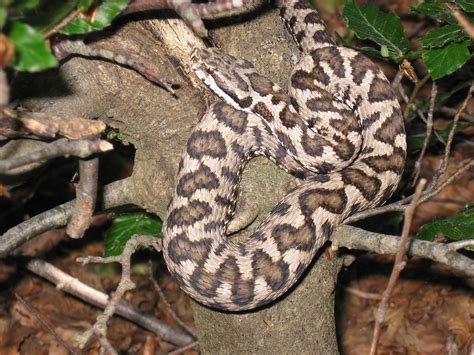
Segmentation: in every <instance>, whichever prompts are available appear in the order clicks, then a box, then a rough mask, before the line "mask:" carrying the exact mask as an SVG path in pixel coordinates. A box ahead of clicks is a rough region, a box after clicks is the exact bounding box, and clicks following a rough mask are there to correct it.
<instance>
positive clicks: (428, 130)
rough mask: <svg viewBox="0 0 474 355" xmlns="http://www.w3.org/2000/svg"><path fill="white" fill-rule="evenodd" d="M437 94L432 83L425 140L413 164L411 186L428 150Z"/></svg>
mask: <svg viewBox="0 0 474 355" xmlns="http://www.w3.org/2000/svg"><path fill="white" fill-rule="evenodd" d="M437 94H438V87H437V85H436V83H435V82H434V81H433V84H432V85H431V100H430V108H429V111H428V118H427V120H426V134H425V140H424V142H423V147H422V148H421V152H420V155H419V156H418V159H417V161H416V163H415V167H414V169H413V175H412V176H413V181H412V186H415V185H416V183H417V181H418V178H419V177H420V171H421V162H422V160H423V158H424V156H425V153H426V149H427V148H428V145H429V142H430V139H431V133H432V131H433V112H434V107H435V102H436V96H437Z"/></svg>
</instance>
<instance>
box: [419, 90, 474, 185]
mask: <svg viewBox="0 0 474 355" xmlns="http://www.w3.org/2000/svg"><path fill="white" fill-rule="evenodd" d="M473 92H474V84H473V85H471V86H470V87H469V91H468V93H467V95H466V98H465V99H464V101H463V103H462V104H461V106H460V107H459V109H458V112H457V113H456V115H455V116H454V118H453V125H452V127H451V130H450V131H449V135H448V141H447V143H446V147H445V149H444V157H443V160H442V161H441V164H440V166H439V168H438V170H437V171H436V173H435V174H434V176H433V178H432V179H431V182H430V184H429V186H428V190H431V189H433V188H434V187H435V186H436V184H437V183H438V180H439V178H440V177H441V176H443V175H444V173H445V172H446V170H447V169H448V161H449V154H450V153H451V145H452V144H453V139H454V135H455V133H456V127H457V124H458V121H459V117H460V116H461V113H462V112H463V111H464V110H465V109H466V107H467V104H468V103H469V100H470V99H471V96H472V94H473Z"/></svg>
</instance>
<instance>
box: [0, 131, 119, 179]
mask: <svg viewBox="0 0 474 355" xmlns="http://www.w3.org/2000/svg"><path fill="white" fill-rule="evenodd" d="M112 149H113V145H112V144H110V143H109V142H107V141H104V140H77V141H76V140H73V141H71V140H67V139H59V140H57V141H54V142H53V143H50V144H48V145H47V146H46V147H44V148H42V149H40V150H36V151H31V152H29V153H28V154H26V155H21V156H19V157H14V158H11V159H5V160H0V173H1V174H7V173H8V172H9V171H11V170H12V169H15V168H18V167H21V166H25V165H28V164H31V163H37V162H40V161H46V160H50V159H54V158H57V157H63V156H71V155H72V156H76V157H80V158H87V157H88V156H90V155H92V154H95V153H102V152H107V151H110V150H112Z"/></svg>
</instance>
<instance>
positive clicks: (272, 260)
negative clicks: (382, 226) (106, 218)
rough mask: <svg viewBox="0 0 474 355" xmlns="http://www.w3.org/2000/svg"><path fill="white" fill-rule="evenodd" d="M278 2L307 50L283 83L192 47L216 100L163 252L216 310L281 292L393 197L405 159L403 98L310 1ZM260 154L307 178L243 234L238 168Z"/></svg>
mask: <svg viewBox="0 0 474 355" xmlns="http://www.w3.org/2000/svg"><path fill="white" fill-rule="evenodd" d="M277 6H278V7H279V8H280V11H281V16H282V18H283V20H284V22H285V23H286V24H287V27H288V28H289V30H290V32H291V33H292V35H293V37H294V39H295V40H296V42H297V44H298V45H299V47H300V49H301V51H302V58H301V60H300V61H299V62H298V63H297V64H296V65H295V66H294V68H293V69H292V72H291V76H290V79H289V84H288V90H287V91H285V90H283V89H282V88H281V87H279V86H278V85H277V84H275V83H273V82H272V81H271V80H270V79H269V78H267V77H265V76H264V75H261V74H259V73H258V71H257V70H256V69H255V67H254V66H253V65H252V64H251V63H250V62H248V61H246V60H244V59H240V58H235V57H233V56H231V55H229V54H226V53H225V52H224V51H222V50H220V49H218V48H213V47H209V48H205V49H195V50H194V52H193V54H192V56H191V63H192V69H193V70H194V72H195V74H196V75H197V77H198V78H199V79H200V80H201V81H202V82H203V83H204V84H205V85H206V86H207V87H208V88H209V89H210V90H212V91H213V92H214V93H215V94H217V96H219V98H220V100H219V101H217V102H215V103H214V104H212V105H210V107H209V108H208V110H207V111H206V113H205V114H204V115H203V116H202V117H201V119H200V121H199V123H198V124H197V125H196V126H195V127H194V129H193V131H192V133H191V136H190V138H189V140H188V142H187V144H186V147H185V152H184V155H183V158H182V160H181V161H180V164H179V169H178V175H177V179H176V188H175V190H174V195H173V197H172V200H171V202H170V205H169V207H168V214H167V216H166V218H164V221H163V256H164V260H165V262H166V265H167V267H168V270H169V272H170V273H171V275H172V277H173V278H174V279H175V281H176V282H177V284H178V285H179V286H180V287H181V289H182V290H184V291H185V292H186V293H187V294H188V295H189V296H190V297H192V298H193V299H194V300H196V301H198V302H200V303H202V304H204V305H206V306H208V307H211V308H215V309H218V310H225V311H245V310H251V309H254V308H258V307H260V306H262V305H265V304H267V303H269V302H272V301H274V300H276V299H278V298H279V297H280V296H282V295H284V294H285V293H286V292H287V291H288V290H289V289H290V288H291V287H292V286H293V285H294V284H295V283H296V282H297V280H298V279H300V278H301V277H302V275H303V274H304V272H305V270H306V268H307V267H308V266H309V265H310V263H311V262H312V260H313V259H314V257H315V255H316V254H317V252H318V250H319V249H320V248H321V247H322V246H323V244H324V243H325V242H326V241H327V240H328V239H329V238H330V236H331V234H332V232H333V230H334V228H335V227H336V226H338V225H339V224H341V223H342V222H343V221H344V219H345V218H347V217H348V216H350V215H352V214H354V213H356V212H359V211H363V210H365V209H369V208H373V207H375V206H377V205H379V204H381V203H383V202H385V201H386V200H387V199H388V198H389V197H390V196H391V195H392V193H393V192H394V190H395V189H396V187H397V185H398V183H399V181H400V179H401V175H402V173H403V168H404V163H405V158H406V136H405V128H404V123H403V117H402V114H401V110H400V106H399V103H398V101H397V96H396V94H395V92H394V90H393V89H392V87H391V85H390V83H389V82H388V80H387V79H386V77H385V75H384V74H383V73H382V71H381V69H380V68H379V67H378V66H377V65H375V64H374V63H373V62H371V61H370V60H369V59H368V58H366V57H365V56H364V55H363V54H361V53H360V52H358V51H356V50H354V49H351V48H346V47H343V46H338V45H337V44H336V42H335V41H334V39H333V38H332V37H331V35H330V34H329V33H328V31H327V27H326V25H325V23H324V21H323V20H322V18H321V16H320V14H319V13H318V12H317V11H316V10H315V9H313V8H312V7H311V6H310V5H309V3H308V2H306V1H302V0H297V1H296V0H280V1H278V3H277ZM256 156H266V157H268V158H269V159H270V160H271V161H273V162H274V163H275V164H277V165H278V166H279V167H280V168H282V169H284V170H285V171H287V172H289V173H291V174H293V175H295V176H297V177H299V178H301V180H302V182H301V184H299V185H298V186H297V187H296V188H294V189H293V190H292V191H290V192H289V193H288V194H287V195H286V196H285V197H284V198H283V199H282V200H280V201H279V202H278V203H277V204H276V206H275V207H274V208H273V209H272V210H271V212H270V213H269V215H268V216H267V217H266V218H265V219H264V221H263V222H262V223H261V225H260V226H259V227H258V228H257V229H256V231H255V232H254V233H253V234H252V235H251V236H250V237H249V238H248V239H246V240H243V241H236V240H235V239H234V238H230V237H228V236H227V234H226V233H227V227H228V225H229V222H230V221H231V220H232V218H233V216H234V213H235V207H236V201H237V199H238V190H239V184H240V179H241V173H242V170H243V168H244V166H245V164H246V163H247V162H248V161H249V160H250V159H252V158H253V157H256Z"/></svg>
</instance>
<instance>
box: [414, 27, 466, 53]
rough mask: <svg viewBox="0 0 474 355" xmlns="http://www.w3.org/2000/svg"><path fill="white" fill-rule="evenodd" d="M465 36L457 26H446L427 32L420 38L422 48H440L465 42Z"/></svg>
mask: <svg viewBox="0 0 474 355" xmlns="http://www.w3.org/2000/svg"><path fill="white" fill-rule="evenodd" d="M466 38H467V35H466V33H465V32H464V30H463V29H462V27H461V26H459V25H458V24H454V25H446V26H443V27H439V28H435V29H433V30H431V31H429V32H428V33H427V34H426V35H424V36H423V37H421V38H420V43H421V45H422V46H423V48H440V47H444V46H445V45H446V44H448V43H449V42H461V41H464V40H466Z"/></svg>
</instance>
